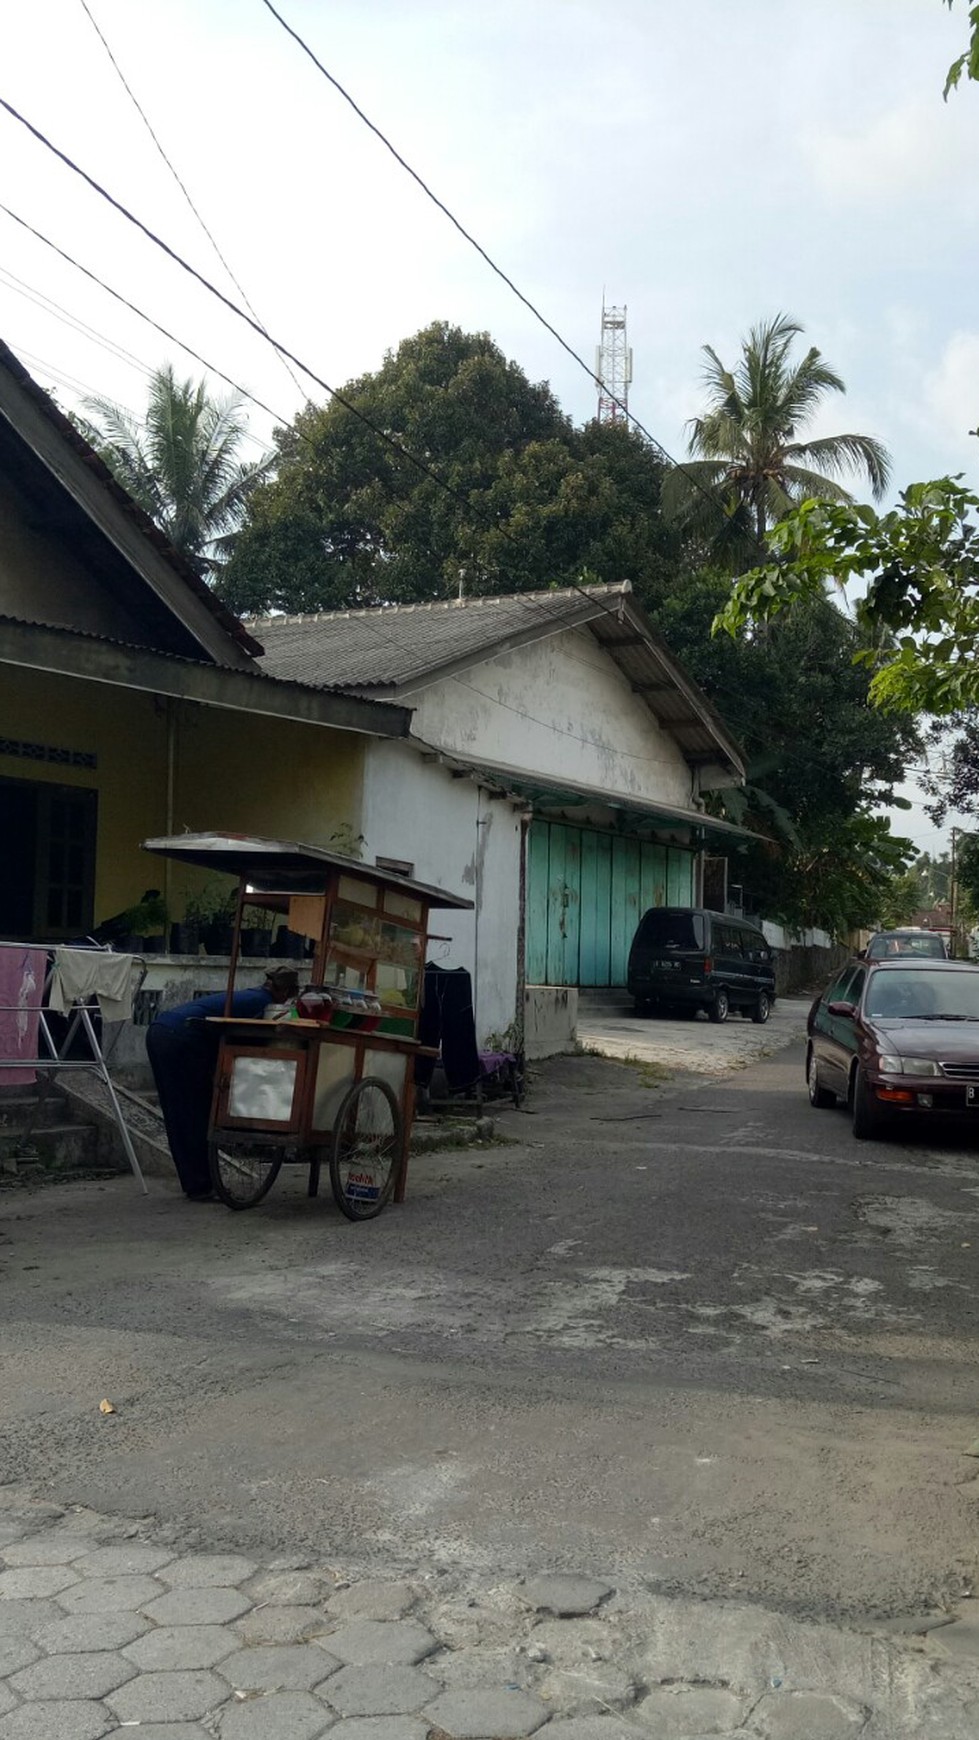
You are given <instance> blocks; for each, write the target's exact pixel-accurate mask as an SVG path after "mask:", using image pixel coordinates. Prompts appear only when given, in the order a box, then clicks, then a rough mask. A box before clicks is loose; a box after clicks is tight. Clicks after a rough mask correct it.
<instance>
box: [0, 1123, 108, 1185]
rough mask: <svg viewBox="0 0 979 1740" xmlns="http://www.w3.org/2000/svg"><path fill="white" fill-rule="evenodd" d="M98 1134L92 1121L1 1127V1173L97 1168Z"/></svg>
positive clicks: (34, 1172) (29, 1173)
mask: <svg viewBox="0 0 979 1740" xmlns="http://www.w3.org/2000/svg"><path fill="white" fill-rule="evenodd" d="M99 1164H100V1156H99V1136H98V1131H97V1130H96V1129H95V1127H94V1125H92V1124H82V1123H58V1124H43V1125H41V1126H40V1127H38V1128H37V1129H34V1130H29V1129H25V1130H4V1129H0V1173H6V1174H8V1176H9V1175H14V1176H17V1177H21V1176H24V1177H27V1176H30V1175H31V1174H38V1175H40V1174H46V1173H47V1174H50V1173H63V1172H91V1171H93V1170H95V1169H96V1168H98V1166H99Z"/></svg>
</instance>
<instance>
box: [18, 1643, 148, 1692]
mask: <svg viewBox="0 0 979 1740" xmlns="http://www.w3.org/2000/svg"><path fill="white" fill-rule="evenodd" d="M135 1672H136V1669H135V1668H134V1667H133V1664H132V1662H130V1661H127V1660H126V1658H125V1656H122V1655H119V1653H118V1652H117V1651H116V1650H111V1649H103V1650H99V1651H97V1652H93V1653H92V1654H90V1655H82V1654H78V1655H49V1656H46V1657H45V1659H44V1660H43V1661H38V1662H35V1663H34V1665H33V1667H28V1668H23V1669H22V1670H21V1672H20V1673H18V1674H14V1677H13V1679H12V1680H11V1682H10V1683H11V1685H12V1686H13V1688H14V1691H15V1692H19V1693H20V1695H21V1697H22V1698H104V1697H105V1694H106V1692H114V1691H115V1689H116V1687H117V1686H121V1685H122V1684H123V1683H124V1681H126V1680H131V1679H132V1677H133V1675H134V1673H135Z"/></svg>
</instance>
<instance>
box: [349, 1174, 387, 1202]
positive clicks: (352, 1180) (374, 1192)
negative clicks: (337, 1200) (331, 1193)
mask: <svg viewBox="0 0 979 1740" xmlns="http://www.w3.org/2000/svg"><path fill="white" fill-rule="evenodd" d="M344 1194H345V1195H346V1196H351V1197H354V1198H356V1200H357V1201H358V1202H376V1201H377V1199H378V1197H379V1196H380V1194H381V1187H380V1185H379V1184H378V1183H377V1180H376V1179H375V1178H374V1175H373V1173H371V1172H351V1173H350V1175H349V1177H348V1179H347V1182H346V1184H345V1186H344Z"/></svg>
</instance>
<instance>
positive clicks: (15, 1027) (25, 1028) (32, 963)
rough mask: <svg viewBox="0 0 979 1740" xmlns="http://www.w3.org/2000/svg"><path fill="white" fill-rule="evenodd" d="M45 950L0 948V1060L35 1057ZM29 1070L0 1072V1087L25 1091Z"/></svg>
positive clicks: (31, 1079) (32, 1077) (31, 1075)
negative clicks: (22, 1088) (23, 1089)
mask: <svg viewBox="0 0 979 1740" xmlns="http://www.w3.org/2000/svg"><path fill="white" fill-rule="evenodd" d="M46 970H47V950H46V949H32V948H27V947H20V946H18V947H16V948H0V1057H5V1058H6V1057H25V1058H26V1057H36V1056H37V1054H38V1053H37V1023H38V1015H39V1013H40V1008H41V996H42V994H43V991H44V975H45V972H46ZM36 1080H37V1073H36V1071H35V1070H33V1069H0V1087H29V1086H30V1085H31V1084H32V1083H33V1082H35V1081H36Z"/></svg>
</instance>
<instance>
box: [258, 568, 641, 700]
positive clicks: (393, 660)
mask: <svg viewBox="0 0 979 1740" xmlns="http://www.w3.org/2000/svg"><path fill="white" fill-rule="evenodd" d="M583 590H584V591H585V593H586V596H584V597H583V595H582V592H579V591H577V590H569V591H560V592H558V591H555V592H516V593H511V594H508V595H506V596H504V597H500V598H462V599H456V598H452V599H436V600H433V601H432V602H431V603H427V604H397V605H390V606H381V607H380V608H374V609H372V610H331V611H322V612H320V613H319V614H317V615H311V616H268V617H261V618H251V619H250V620H249V624H248V626H249V627H250V628H252V629H254V631H255V633H256V634H257V635H258V636H259V638H260V640H261V642H262V645H263V646H264V648H265V657H264V660H263V664H264V666H265V669H266V670H269V671H271V672H272V673H273V674H274V675H275V676H277V677H285V676H289V677H293V678H295V679H296V681H298V682H304V683H328V684H330V685H331V687H334V688H350V689H361V688H366V689H380V688H403V687H404V686H405V685H406V684H408V683H412V682H415V681H417V680H419V679H422V678H430V677H433V676H435V675H436V674H437V673H438V672H439V671H440V670H442V669H443V668H444V667H445V666H447V665H453V664H455V663H456V662H457V661H459V660H461V659H465V658H467V657H469V656H470V655H472V654H479V655H482V656H486V657H489V656H491V655H493V654H496V653H499V652H500V650H501V648H502V645H503V643H508V644H513V645H516V644H520V643H522V642H524V641H525V640H533V639H538V638H540V637H541V635H542V634H553V633H554V631H555V630H556V629H559V628H562V627H565V626H568V625H570V624H573V623H574V622H577V621H581V620H587V619H588V618H589V617H592V616H594V614H595V607H596V605H597V606H598V607H599V608H601V609H605V608H608V607H610V606H612V607H614V605H615V603H616V601H617V600H619V599H622V598H624V597H625V596H626V594H627V592H628V591H629V588H628V586H626V585H619V586H590V587H588V588H586V589H583Z"/></svg>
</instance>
